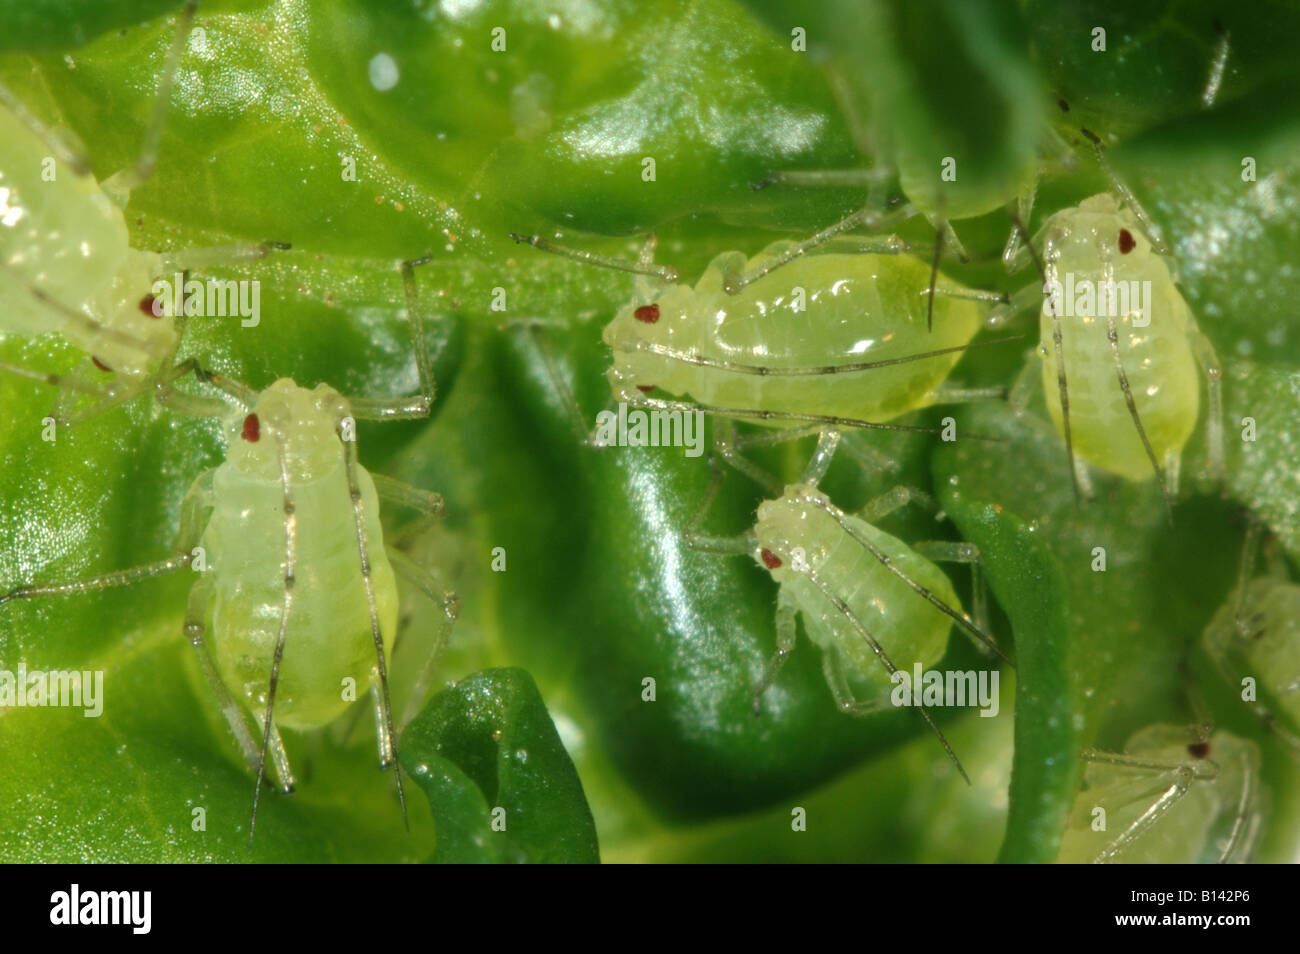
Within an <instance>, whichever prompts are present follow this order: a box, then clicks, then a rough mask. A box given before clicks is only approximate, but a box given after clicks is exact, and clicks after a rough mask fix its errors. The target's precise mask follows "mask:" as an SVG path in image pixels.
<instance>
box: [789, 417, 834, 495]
mask: <svg viewBox="0 0 1300 954" xmlns="http://www.w3.org/2000/svg"><path fill="white" fill-rule="evenodd" d="M839 446H840V432H839V431H834V430H828V431H822V432H821V434H820V435H818V437H817V447H816V449H815V450H813V455H812V457H811V458H809V460H808V464H807V466H805V467H804V471H803V474H802V475H801V476H800V478H799V483H801V484H806V485H808V486H809V487H816V486H817V485H818V484H820V483H821V482H822V480H823V478H825V476H826V472H827V471H828V470H830V467H831V461H832V460H834V459H835V450H836V448H837V447H839Z"/></svg>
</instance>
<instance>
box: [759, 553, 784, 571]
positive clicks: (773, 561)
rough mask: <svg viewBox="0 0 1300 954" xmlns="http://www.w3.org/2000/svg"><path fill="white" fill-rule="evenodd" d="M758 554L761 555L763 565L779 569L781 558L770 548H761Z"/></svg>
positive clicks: (770, 568)
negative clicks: (761, 550)
mask: <svg viewBox="0 0 1300 954" xmlns="http://www.w3.org/2000/svg"><path fill="white" fill-rule="evenodd" d="M760 556H762V557H763V565H764V566H766V567H767V568H768V569H769V570H776V569H780V567H781V558H780V557H779V556H777V555H776V554H775V553H773V552H772V551H771V550H766V549H765V550H763V552H762V553H761V554H760Z"/></svg>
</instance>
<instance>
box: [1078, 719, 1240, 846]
mask: <svg viewBox="0 0 1300 954" xmlns="http://www.w3.org/2000/svg"><path fill="white" fill-rule="evenodd" d="M1083 758H1084V759H1085V760H1086V761H1087V763H1088V767H1087V770H1086V772H1085V780H1084V788H1083V790H1082V791H1081V792H1080V793H1079V797H1078V798H1077V799H1076V800H1075V803H1074V808H1073V809H1072V810H1071V812H1070V819H1069V822H1068V824H1067V827H1066V830H1065V835H1064V837H1063V838H1062V840H1061V849H1060V853H1059V854H1058V855H1057V861H1058V862H1066V863H1074V864H1078V863H1088V862H1092V863H1114V862H1122V863H1132V864H1191V863H1195V862H1202V863H1204V862H1220V863H1222V862H1241V861H1245V860H1246V859H1247V858H1248V857H1249V856H1250V853H1251V850H1252V848H1253V846H1254V843H1255V838H1256V836H1257V834H1258V832H1259V826H1260V822H1261V820H1262V808H1261V799H1260V795H1259V750H1258V749H1257V748H1256V746H1255V744H1254V743H1253V742H1250V741H1248V740H1246V739H1241V738H1238V737H1237V736H1235V735H1232V734H1231V733H1229V732H1225V731H1222V730H1220V731H1218V732H1214V733H1213V734H1208V733H1207V732H1206V731H1205V729H1204V728H1203V727H1197V728H1196V729H1193V730H1189V729H1188V728H1186V727H1181V728H1180V727H1178V726H1173V725H1153V726H1148V727H1147V728H1145V729H1142V730H1141V731H1139V732H1137V733H1135V734H1134V735H1133V736H1132V737H1131V738H1130V739H1129V741H1128V744H1127V745H1125V747H1124V751H1123V753H1114V752H1102V751H1098V750H1097V749H1087V750H1085V751H1084V752H1083Z"/></svg>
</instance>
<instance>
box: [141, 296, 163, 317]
mask: <svg viewBox="0 0 1300 954" xmlns="http://www.w3.org/2000/svg"><path fill="white" fill-rule="evenodd" d="M157 300H158V299H157V298H154V297H153V295H145V296H144V297H143V298H141V299H140V310H141V311H142V312H144V313H145V314H146V315H148V316H149V317H150V318H161V317H162V309H161V308H159V309H156V310H155V309H154V302H156V301H157Z"/></svg>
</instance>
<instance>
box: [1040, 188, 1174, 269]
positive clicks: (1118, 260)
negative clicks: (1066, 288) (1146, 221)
mask: <svg viewBox="0 0 1300 954" xmlns="http://www.w3.org/2000/svg"><path fill="white" fill-rule="evenodd" d="M1050 235H1051V241H1052V242H1053V244H1054V245H1055V247H1056V249H1057V250H1058V251H1059V256H1060V257H1059V261H1060V262H1061V267H1062V268H1065V269H1071V268H1092V267H1094V266H1095V265H1099V264H1100V263H1101V262H1102V261H1103V260H1106V261H1109V262H1110V263H1111V264H1112V265H1113V266H1114V267H1115V268H1116V269H1136V268H1140V267H1141V265H1142V264H1143V263H1145V261H1146V259H1147V256H1149V255H1150V254H1151V242H1150V240H1149V239H1148V238H1147V234H1146V232H1145V231H1144V230H1143V228H1142V225H1141V223H1140V222H1139V221H1138V218H1137V216H1136V215H1134V214H1133V213H1132V212H1130V211H1129V210H1128V209H1125V208H1123V207H1121V206H1120V204H1119V202H1118V201H1117V200H1116V199H1115V197H1114V196H1113V195H1111V194H1110V193H1109V192H1102V193H1100V194H1098V195H1094V196H1091V197H1090V198H1087V199H1084V200H1083V201H1082V202H1080V203H1079V204H1078V205H1077V206H1076V207H1075V208H1072V209H1063V210H1062V211H1060V212H1058V213H1056V215H1054V216H1052V220H1051V229H1050Z"/></svg>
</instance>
